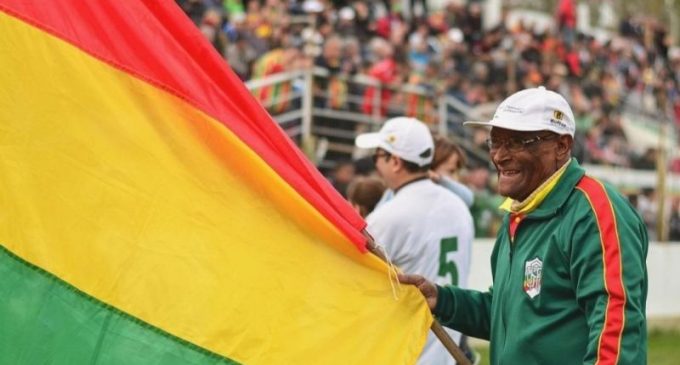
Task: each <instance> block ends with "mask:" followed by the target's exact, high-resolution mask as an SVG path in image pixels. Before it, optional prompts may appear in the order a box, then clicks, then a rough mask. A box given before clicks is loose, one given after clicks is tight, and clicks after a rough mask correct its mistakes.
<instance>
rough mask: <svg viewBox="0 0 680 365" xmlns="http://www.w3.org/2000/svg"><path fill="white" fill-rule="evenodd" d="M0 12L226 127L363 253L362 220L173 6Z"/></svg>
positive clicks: (27, 0) (25, 3)
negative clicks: (167, 95) (120, 71)
mask: <svg viewBox="0 0 680 365" xmlns="http://www.w3.org/2000/svg"><path fill="white" fill-rule="evenodd" d="M0 11H4V12H5V13H7V14H10V15H12V16H14V17H16V18H19V19H22V20H23V21H25V22H27V23H29V24H31V25H33V26H35V27H37V28H40V29H42V30H44V31H46V32H48V33H50V34H52V35H54V36H56V37H58V38H60V39H63V40H65V41H67V42H69V43H71V44H73V45H74V46H76V47H78V48H80V49H81V50H83V51H84V52H86V53H88V54H90V55H92V56H93V57H95V58H97V59H99V60H102V61H103V62H106V63H108V64H110V65H112V66H113V67H116V68H118V69H120V70H123V71H124V72H127V73H129V74H131V75H134V76H136V77H138V78H140V79H142V80H145V81H146V82H149V83H151V84H153V85H156V86H157V87H159V88H162V89H164V90H166V91H168V92H170V93H172V94H174V95H176V96H178V97H180V98H181V99H183V100H185V101H187V102H188V103H190V104H191V105H193V106H195V107H196V108H198V109H200V110H202V111H204V112H205V113H206V114H208V115H210V116H212V117H213V118H215V119H217V120H218V121H220V122H221V123H222V124H224V125H225V126H226V127H227V128H229V129H230V130H231V131H232V132H233V133H234V134H236V135H237V136H238V137H239V138H240V139H241V140H242V141H243V142H245V143H246V144H247V145H248V146H249V147H250V148H252V149H253V150H254V151H255V152H256V153H257V154H258V155H259V156H260V157H261V158H262V159H263V160H264V161H266V162H267V164H268V165H269V166H271V168H272V169H274V171H276V172H277V173H278V174H279V176H281V177H282V178H283V179H284V180H285V181H286V182H288V184H290V185H291V186H292V187H293V188H294V189H295V190H296V191H297V192H298V193H299V194H300V195H301V196H302V197H303V198H304V199H305V200H307V201H308V202H309V203H310V204H311V205H312V206H314V207H315V208H316V209H317V210H318V211H319V212H320V213H321V214H322V215H323V216H324V217H326V219H328V220H329V221H330V222H332V223H333V224H334V225H335V226H336V227H338V229H339V230H340V231H342V232H343V233H344V234H345V235H346V236H347V237H348V238H349V239H350V240H351V241H352V242H354V243H355V244H356V245H357V247H359V249H360V250H361V251H365V247H364V245H365V242H366V240H365V238H364V236H363V234H362V233H361V230H362V229H363V228H364V227H365V226H366V223H365V222H364V220H363V219H362V218H361V217H360V216H359V215H358V213H356V212H355V211H354V209H352V207H351V206H350V205H349V204H348V203H347V202H346V201H345V200H344V199H343V198H342V196H340V194H338V193H337V192H336V191H335V190H334V189H333V187H332V186H331V185H330V184H329V183H328V182H327V181H326V179H325V178H324V177H323V176H322V175H321V174H320V173H319V172H318V171H317V169H316V168H315V167H314V166H313V165H312V164H311V163H309V161H308V160H307V158H306V157H304V155H303V154H302V153H301V152H300V151H299V149H298V148H297V147H296V146H295V144H294V143H293V142H292V141H291V140H290V139H289V138H288V137H287V136H286V134H285V132H284V131H283V130H282V129H281V128H280V127H279V126H278V124H277V123H275V122H274V121H273V120H272V119H271V117H270V116H269V115H268V114H267V112H266V111H265V110H264V109H263V108H262V107H261V106H260V104H259V103H258V102H257V101H256V100H255V99H254V98H253V97H252V96H251V95H250V92H249V91H248V90H247V89H246V88H245V86H244V85H243V83H242V82H241V81H240V80H239V79H238V77H237V76H236V75H235V74H234V73H233V72H232V71H231V70H230V69H229V67H227V65H226V62H225V60H224V59H223V58H222V57H221V56H220V55H219V53H217V52H216V51H215V49H213V47H212V45H211V44H210V43H209V42H208V41H207V40H206V39H205V37H204V36H203V35H202V34H201V32H200V31H199V30H198V29H197V28H196V27H195V26H194V25H193V23H192V22H191V21H190V20H189V18H188V17H187V16H186V15H185V14H184V13H183V12H182V10H181V9H180V8H179V6H177V4H176V3H175V1H158V0H135V1H133V0H129V1H128V0H125V1H82V0H59V1H54V2H50V3H49V5H48V4H47V3H45V2H44V1H42V0H0Z"/></svg>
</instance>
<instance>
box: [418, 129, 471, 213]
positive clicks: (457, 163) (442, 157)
mask: <svg viewBox="0 0 680 365" xmlns="http://www.w3.org/2000/svg"><path fill="white" fill-rule="evenodd" d="M466 162H467V157H466V156H465V151H464V150H463V149H462V148H460V146H458V145H456V144H455V143H453V142H452V141H451V140H450V139H448V138H446V137H442V136H437V137H435V138H434V158H433V159H432V168H431V169H430V171H429V175H430V179H432V181H434V182H436V183H438V184H439V185H441V186H443V187H445V188H446V189H447V190H449V191H451V192H452V193H454V194H456V195H457V196H458V197H459V198H460V199H461V200H463V202H464V203H465V205H467V206H468V208H469V207H471V206H472V203H473V201H474V193H473V192H472V190H470V188H468V187H467V186H465V185H464V184H462V183H460V182H459V181H458V179H459V172H460V171H461V170H462V169H463V168H464V167H465V164H466Z"/></svg>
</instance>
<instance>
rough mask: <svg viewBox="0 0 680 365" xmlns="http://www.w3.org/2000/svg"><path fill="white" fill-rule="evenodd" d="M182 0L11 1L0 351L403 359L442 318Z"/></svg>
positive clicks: (156, 360) (141, 357)
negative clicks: (394, 273)
mask: <svg viewBox="0 0 680 365" xmlns="http://www.w3.org/2000/svg"><path fill="white" fill-rule="evenodd" d="M363 228H364V222H363V220H362V219H361V218H360V217H359V216H357V215H356V214H355V213H354V212H353V211H352V209H351V208H350V207H348V205H347V204H346V203H345V202H344V201H343V200H342V199H341V198H340V196H339V195H337V194H336V193H335V192H334V191H333V190H332V188H331V187H330V186H329V184H328V183H327V182H326V181H325V180H324V179H323V177H322V176H321V175H320V174H319V173H318V172H317V171H316V170H315V168H314V167H313V166H312V165H311V164H310V163H309V162H308V161H307V160H306V159H305V158H304V157H303V156H302V155H301V153H300V152H299V151H298V150H297V149H296V147H295V146H294V145H293V144H292V143H291V142H290V141H289V140H288V138H287V137H286V136H285V134H284V133H283V132H282V130H281V129H280V128H279V127H278V126H277V125H276V124H275V123H274V122H273V121H272V119H271V118H270V117H269V116H268V115H267V114H266V112H265V111H264V110H263V109H262V107H261V106H260V105H258V104H257V102H256V101H255V100H254V99H253V97H252V96H251V95H250V93H248V91H247V90H246V89H245V88H244V86H243V85H242V84H241V82H240V81H238V78H237V77H236V76H235V75H234V74H233V73H232V72H231V71H230V70H228V68H227V66H226V65H225V63H224V61H223V60H222V59H221V58H220V57H219V55H218V54H217V53H216V52H215V51H214V50H213V49H212V48H211V46H210V45H209V44H208V43H207V42H206V41H205V40H204V39H203V37H202V35H201V33H200V32H199V31H198V30H196V29H195V27H193V26H192V23H191V22H190V21H189V20H188V19H187V18H186V17H185V16H184V14H183V13H182V12H181V10H180V9H179V8H178V7H177V5H176V4H175V3H174V1H171V0H165V1H161V0H146V1H140V0H97V1H85V0H58V1H57V0H54V1H44V0H0V363H1V364H84V363H88V364H90V363H91V364H175V363H177V364H203V363H243V364H277V363H278V364H409V363H413V362H415V360H416V358H417V356H418V354H419V352H420V350H421V349H422V346H423V344H424V341H425V337H426V334H427V331H428V328H429V326H430V323H431V317H430V314H429V311H428V310H427V306H426V305H425V303H424V300H423V299H422V296H421V295H420V294H419V293H418V292H417V291H416V290H415V289H413V288H410V287H401V288H397V290H396V291H394V289H393V287H392V285H391V283H390V277H389V274H388V270H387V268H386V266H385V265H384V264H383V263H382V262H380V261H379V260H378V259H376V258H375V257H373V256H371V255H370V254H369V253H367V252H366V249H365V247H364V243H365V241H364V238H363V236H362V234H361V231H362V229H363Z"/></svg>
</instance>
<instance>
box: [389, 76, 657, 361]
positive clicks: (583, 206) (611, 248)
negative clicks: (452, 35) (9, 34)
mask: <svg viewBox="0 0 680 365" xmlns="http://www.w3.org/2000/svg"><path fill="white" fill-rule="evenodd" d="M466 124H467V125H477V126H479V125H481V126H487V127H491V132H490V138H489V140H488V145H489V149H490V155H491V160H492V161H493V163H494V165H495V166H496V169H497V170H498V190H499V192H500V194H501V195H503V196H505V197H507V200H506V201H505V202H504V204H503V205H502V206H501V208H502V209H505V210H506V211H507V214H506V216H505V218H504V220H503V225H502V227H501V229H500V231H499V233H498V236H497V238H496V244H495V247H494V250H493V253H492V255H491V270H492V273H493V287H492V288H491V289H490V290H489V291H488V292H479V291H475V290H466V289H461V288H458V287H455V286H438V285H435V284H433V283H431V282H430V281H427V280H426V279H425V278H423V277H421V276H418V275H400V280H401V281H402V282H403V283H407V284H413V285H416V286H417V287H418V288H419V289H420V290H421V292H422V293H423V295H424V296H425V297H426V299H427V303H428V305H429V306H430V308H431V309H432V311H433V313H434V314H435V316H436V317H438V318H439V319H440V320H441V322H442V323H443V324H444V325H446V326H448V327H451V328H454V329H456V330H459V331H461V332H462V333H464V334H468V335H470V336H474V337H479V338H484V339H488V340H490V341H491V363H492V364H501V363H502V364H644V363H646V359H647V351H646V348H647V333H646V320H645V302H646V298H647V270H646V266H645V259H646V256H647V246H648V239H647V232H646V228H645V225H644V223H643V222H642V220H641V219H640V217H639V216H638V214H637V213H636V212H635V210H634V209H633V207H632V206H631V205H630V204H629V203H628V201H627V200H626V199H625V198H624V197H623V196H622V195H621V194H620V193H618V192H616V191H615V190H614V189H613V188H612V187H611V186H609V185H607V184H604V183H602V182H600V181H598V180H596V179H594V178H592V177H590V176H588V175H586V174H585V171H584V170H583V169H582V168H581V167H580V166H579V164H578V162H577V161H576V160H575V159H573V158H571V147H572V143H573V136H574V117H573V113H572V111H571V108H570V107H569V105H568V104H567V102H566V101H565V100H564V98H563V97H562V96H560V95H559V94H557V93H555V92H552V91H548V90H546V89H545V88H543V87H540V88H535V89H526V90H522V91H520V92H517V93H515V94H513V95H511V96H510V97H508V98H507V99H506V100H505V101H503V102H502V103H501V105H500V106H499V107H498V109H497V111H496V113H495V115H494V117H493V119H492V120H491V121H489V122H467V123H466Z"/></svg>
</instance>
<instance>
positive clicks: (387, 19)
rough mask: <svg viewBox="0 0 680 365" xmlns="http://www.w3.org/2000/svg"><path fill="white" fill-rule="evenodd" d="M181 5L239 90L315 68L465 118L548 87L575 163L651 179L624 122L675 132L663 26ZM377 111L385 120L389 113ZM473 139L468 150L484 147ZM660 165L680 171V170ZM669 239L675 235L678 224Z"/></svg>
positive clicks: (347, 6) (632, 21)
mask: <svg viewBox="0 0 680 365" xmlns="http://www.w3.org/2000/svg"><path fill="white" fill-rule="evenodd" d="M178 3H179V5H180V6H181V7H182V8H183V9H184V11H185V12H186V13H187V14H188V15H189V17H190V18H191V19H192V20H193V21H194V23H195V24H196V25H197V26H198V27H199V28H200V29H201V31H202V32H203V34H204V35H205V36H206V37H207V38H208V39H209V40H210V41H211V42H212V44H213V45H214V46H215V48H216V49H217V51H218V52H220V53H221V54H222V55H224V57H225V59H226V60H227V62H228V63H229V64H230V66H231V67H232V68H233V70H234V71H235V72H236V73H237V74H238V75H239V76H240V77H241V78H242V79H243V80H244V81H246V80H251V79H257V78H262V77H266V76H268V75H272V74H276V73H282V72H287V71H294V70H302V69H306V68H310V67H312V66H317V67H321V68H324V69H327V70H328V72H329V73H330V74H331V75H342V76H351V75H363V76H367V77H369V78H372V79H375V80H378V81H380V82H381V83H383V84H385V85H403V84H410V85H416V86H419V87H420V88H423V89H425V90H427V92H428V94H429V95H431V96H441V95H448V96H451V97H453V98H455V99H457V100H458V101H460V102H462V103H464V104H465V105H467V106H469V107H470V108H473V109H474V108H482V107H484V106H487V105H489V104H491V105H493V104H494V103H497V102H498V101H500V100H501V99H503V98H504V97H505V96H507V95H509V94H510V93H512V92H513V91H516V90H519V89H522V88H526V87H531V86H537V85H545V86H546V87H547V88H549V89H553V90H556V91H558V92H560V93H561V94H563V95H565V97H567V99H568V100H569V101H570V103H571V105H572V107H573V110H574V112H575V115H576V122H577V137H576V142H577V143H576V147H575V151H574V152H575V155H576V156H577V158H578V159H579V160H580V161H581V162H583V163H591V164H599V165H608V166H620V167H630V168H634V169H648V170H653V169H655V168H656V157H657V152H658V151H657V149H656V148H655V147H654V146H644V147H642V146H640V145H638V144H637V143H636V142H637V141H636V140H635V136H631V135H629V134H630V132H629V131H627V129H626V118H628V117H629V116H630V115H636V116H637V115H643V116H645V117H646V118H647V119H646V120H651V121H652V123H665V122H672V123H670V125H673V126H676V125H679V123H680V52H679V51H678V49H677V48H676V49H674V48H672V47H670V38H669V36H668V35H667V31H666V29H665V27H664V26H663V25H662V24H660V23H658V22H656V21H654V20H650V19H649V18H644V17H639V18H627V19H623V20H621V21H620V25H619V29H618V30H616V31H615V32H613V34H612V35H611V36H610V37H608V38H602V37H594V36H591V35H587V34H582V33H580V32H578V31H576V30H575V24H576V19H575V11H574V10H575V9H573V8H569V7H561V8H558V9H556V11H555V15H554V16H555V20H556V21H555V24H556V27H555V29H544V28H541V27H538V26H535V25H534V24H530V23H528V22H515V23H513V24H511V23H510V22H508V21H501V22H500V23H499V24H498V25H496V26H493V27H491V28H485V27H484V21H483V16H484V12H483V8H482V4H481V2H477V1H467V2H466V1H463V0H448V1H446V2H445V3H444V6H443V7H442V8H441V9H426V8H425V7H424V6H423V3H424V2H419V1H411V2H410V3H409V4H411V5H412V8H408V7H404V6H402V1H389V0H384V1H379V2H377V1H369V0H354V1H350V0H333V1H330V0H305V1H299V0H291V1H284V0H261V1H257V0H243V1H239V0H225V1H221V0H178ZM403 3H407V2H403ZM414 3H415V4H414ZM564 3H570V2H564ZM503 19H504V20H505V19H507V13H505V14H504V15H503ZM325 86H326V87H327V88H333V95H334V96H335V97H336V99H337V100H339V101H338V102H337V103H336V104H333V103H329V104H330V105H331V107H335V108H338V109H343V108H351V109H353V110H355V111H357V112H363V113H366V114H375V113H376V110H373V109H371V105H370V104H369V103H367V102H364V103H363V104H362V103H355V104H348V103H342V100H343V98H344V97H346V95H347V94H348V93H351V92H352V90H350V89H351V88H349V87H347V85H342V84H328V85H325ZM369 89H370V88H366V89H364V90H359V91H356V92H358V93H360V94H361V95H363V96H364V98H366V99H367V100H368V99H370V98H373V97H374V95H371V94H370V90H369ZM279 91H280V92H286V90H279ZM381 97H382V98H387V99H389V98H399V95H398V94H396V93H383V94H382V95H381ZM402 101H403V100H399V101H398V102H402ZM426 102H427V98H423V99H422V100H415V101H414V103H413V105H414V106H415V107H414V108H413V110H411V111H407V114H411V115H413V116H416V117H419V118H421V119H425V118H427V116H428V114H427V113H424V112H423V110H424V109H425V108H426V107H427V103H426ZM406 104H407V105H410V104H411V103H409V102H408V100H407V103H406ZM284 107H285V106H284ZM378 112H379V113H380V114H381V115H383V116H390V115H391V114H392V113H391V112H390V110H389V109H388V108H385V109H381V110H379V111H378ZM467 138H468V139H469V136H468V137H467ZM482 141H483V138H478V139H476V140H473V141H472V142H473V143H474V142H479V147H480V148H481V149H483V148H484V146H482V144H481V142H482ZM674 142H675V143H676V144H677V141H674ZM469 167H470V170H474V168H475V166H469ZM668 167H669V169H670V171H674V172H680V163H670V164H669V166H668ZM470 175H472V174H470ZM487 175H489V174H487ZM490 175H493V174H490ZM463 178H465V176H463ZM472 179H474V177H471V180H472ZM471 183H472V181H471ZM489 184H493V180H492V179H488V180H487V182H486V185H487V186H486V188H487V190H488V191H491V190H492V188H491V187H490V186H489ZM640 198H641V199H642V200H645V199H646V196H645V195H644V194H640ZM676 205H677V204H674V205H673V209H675V210H677V208H678V207H677V206H676ZM645 209H646V208H645ZM649 209H653V204H652V208H649ZM671 213H677V212H675V211H673V212H671ZM670 215H672V214H670ZM652 223H653V222H652ZM679 225H680V224H679ZM676 233H677V234H678V235H679V237H680V227H678V232H676Z"/></svg>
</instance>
